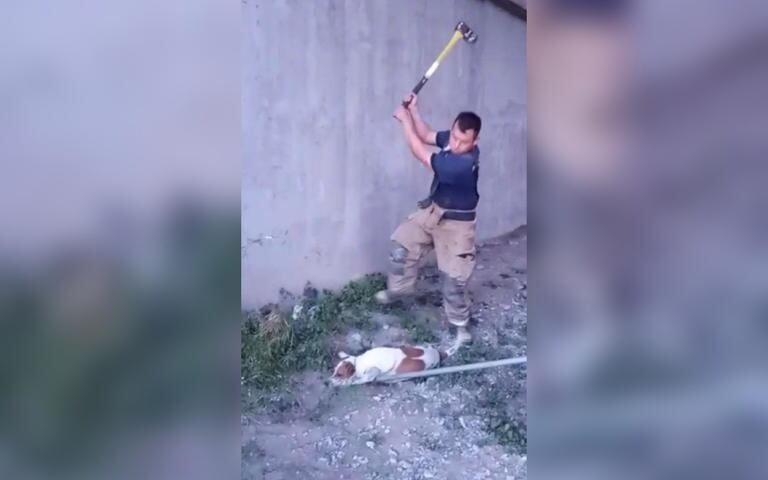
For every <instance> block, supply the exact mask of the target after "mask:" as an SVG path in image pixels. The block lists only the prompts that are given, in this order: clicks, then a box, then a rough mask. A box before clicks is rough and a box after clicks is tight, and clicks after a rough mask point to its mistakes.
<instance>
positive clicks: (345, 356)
mask: <svg viewBox="0 0 768 480" xmlns="http://www.w3.org/2000/svg"><path fill="white" fill-rule="evenodd" d="M339 358H340V359H342V360H344V359H345V358H349V354H348V353H347V352H339Z"/></svg>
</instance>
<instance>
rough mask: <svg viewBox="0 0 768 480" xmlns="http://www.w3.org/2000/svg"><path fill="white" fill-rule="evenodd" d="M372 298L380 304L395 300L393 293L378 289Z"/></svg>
mask: <svg viewBox="0 0 768 480" xmlns="http://www.w3.org/2000/svg"><path fill="white" fill-rule="evenodd" d="M373 298H374V299H375V300H376V301H377V302H378V303H379V304H381V305H389V304H390V303H392V302H394V301H395V298H394V295H392V293H391V292H390V291H389V290H379V291H378V292H376V295H374V296H373Z"/></svg>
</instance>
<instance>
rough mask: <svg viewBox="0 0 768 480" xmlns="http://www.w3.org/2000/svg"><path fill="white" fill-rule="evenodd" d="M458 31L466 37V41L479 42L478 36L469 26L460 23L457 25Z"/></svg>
mask: <svg viewBox="0 0 768 480" xmlns="http://www.w3.org/2000/svg"><path fill="white" fill-rule="evenodd" d="M456 30H457V31H459V32H461V35H462V36H463V37H464V40H466V41H467V42H468V43H475V42H476V41H477V34H476V33H475V32H474V31H472V29H471V28H469V25H467V24H466V23H464V22H459V23H458V24H457V25H456Z"/></svg>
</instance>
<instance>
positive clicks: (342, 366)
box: [331, 359, 355, 385]
mask: <svg viewBox="0 0 768 480" xmlns="http://www.w3.org/2000/svg"><path fill="white" fill-rule="evenodd" d="M354 374H355V364H354V363H352V362H350V361H349V360H346V359H345V360H342V361H341V362H339V363H338V365H336V368H335V369H334V370H333V375H332V376H331V382H332V383H334V384H336V385H340V384H343V383H344V382H346V381H347V380H349V379H350V378H352V376H353V375H354Z"/></svg>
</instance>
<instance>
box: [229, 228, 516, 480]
mask: <svg viewBox="0 0 768 480" xmlns="http://www.w3.org/2000/svg"><path fill="white" fill-rule="evenodd" d="M526 258H527V238H526V233H525V231H524V230H522V231H518V232H515V233H513V234H510V235H507V236H505V237H501V238H497V239H494V240H492V241H488V242H485V243H483V244H481V245H480V246H479V248H478V266H477V269H476V270H475V274H474V276H473V278H472V283H471V292H472V298H473V319H474V323H473V329H472V332H473V335H474V341H473V343H472V344H471V345H469V346H467V347H464V348H463V350H461V351H460V352H459V353H458V354H456V355H455V356H453V357H451V358H449V359H448V360H447V361H446V363H445V365H457V364H464V363H471V362H478V361H482V360H491V359H499V358H508V357H515V356H521V355H526V335H527V261H526ZM438 279H439V276H438V274H437V270H436V269H435V267H434V265H431V266H427V267H425V268H424V269H423V272H422V276H421V278H420V291H422V292H424V293H423V295H421V296H420V297H417V298H416V299H414V300H413V301H411V302H409V303H407V304H405V306H404V308H405V309H407V311H409V312H410V313H411V314H412V316H411V320H409V321H408V323H407V324H405V325H404V324H403V323H404V322H403V320H402V318H401V317H400V316H398V315H396V314H395V313H392V312H388V311H387V310H386V309H385V310H383V311H376V312H372V313H371V316H372V318H373V319H374V320H375V322H373V324H374V325H375V327H374V328H372V329H370V330H366V331H352V332H349V333H348V334H346V335H345V336H344V338H339V339H336V342H337V344H338V348H340V349H341V348H343V349H345V350H346V351H347V352H349V353H358V352H360V351H362V350H364V349H366V348H369V347H370V346H376V345H381V344H388V343H389V344H391V343H409V342H414V343H418V341H419V340H421V339H422V338H424V334H425V333H428V334H434V335H435V336H436V337H437V338H438V339H439V343H440V344H441V345H443V346H447V345H448V344H449V342H450V337H449V335H448V329H447V326H446V325H445V324H444V322H443V320H442V315H441V308H440V304H441V299H440V294H439V282H438ZM413 319H415V320H413ZM334 363H335V361H334ZM330 373H331V372H330V371H305V372H301V373H299V374H296V375H295V376H294V377H293V378H292V379H291V380H290V382H289V383H288V384H287V385H286V386H285V387H284V388H283V389H281V390H280V391H279V392H277V393H275V395H274V397H273V398H272V399H271V401H270V402H269V404H268V405H265V406H261V407H258V408H247V409H245V411H244V412H243V414H242V418H241V432H242V459H243V460H242V462H243V464H242V478H243V479H259V480H261V479H264V480H293V479H297V478H306V479H322V480H338V479H360V480H373V479H402V480H410V479H413V480H420V479H430V478H434V479H448V480H451V479H456V480H459V479H473V480H474V479H524V478H526V476H527V455H526V448H527V429H526V367H525V365H522V366H511V367H498V368H495V369H488V370H482V371H475V372H466V373H457V374H448V375H441V376H437V377H430V378H428V379H417V380H412V381H406V382H401V383H397V384H389V385H376V384H368V385H362V386H352V387H342V388H336V387H332V386H330V385H328V383H327V381H326V380H327V378H328V376H329V375H330Z"/></svg>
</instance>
